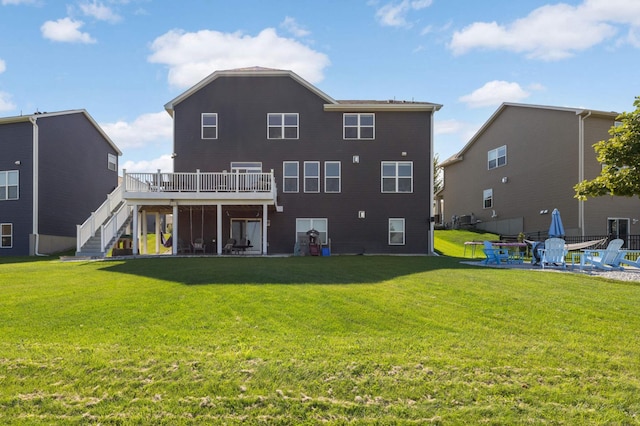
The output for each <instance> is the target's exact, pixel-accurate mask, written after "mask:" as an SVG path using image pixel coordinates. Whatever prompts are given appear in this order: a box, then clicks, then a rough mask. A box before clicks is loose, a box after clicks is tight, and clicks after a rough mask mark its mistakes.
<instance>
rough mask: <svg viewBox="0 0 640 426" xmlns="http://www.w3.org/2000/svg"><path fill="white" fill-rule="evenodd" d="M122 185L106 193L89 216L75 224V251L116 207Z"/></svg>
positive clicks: (92, 234) (120, 200) (119, 199)
mask: <svg viewBox="0 0 640 426" xmlns="http://www.w3.org/2000/svg"><path fill="white" fill-rule="evenodd" d="M123 193H124V191H123V186H122V185H118V187H117V188H116V189H114V190H113V191H111V193H110V194H109V195H107V199H106V200H105V201H104V203H102V204H101V205H100V207H98V208H97V210H96V211H95V212H93V213H91V216H89V218H88V219H87V220H85V221H84V223H83V224H82V225H76V226H77V228H76V251H77V252H79V251H80V250H82V246H83V245H84V244H85V243H86V242H87V241H89V238H91V237H92V236H94V235H95V233H96V229H98V228H99V227H100V226H101V225H102V224H103V223H104V222H105V221H106V220H107V219H108V218H109V216H110V215H111V212H113V210H114V209H115V208H116V207H118V204H120V203H121V202H122V200H123V197H122V195H123Z"/></svg>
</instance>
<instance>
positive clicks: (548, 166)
mask: <svg viewBox="0 0 640 426" xmlns="http://www.w3.org/2000/svg"><path fill="white" fill-rule="evenodd" d="M617 115H618V113H616V112H606V111H594V110H589V109H583V108H561V107H551V106H539V105H524V104H513V103H504V104H502V105H501V106H500V107H499V108H498V110H497V111H496V112H495V113H494V114H493V115H492V116H491V117H490V118H489V120H488V121H487V122H486V123H485V124H484V125H483V126H482V128H481V129H480V130H479V131H478V132H477V133H476V135H475V136H473V138H472V139H471V140H470V141H469V143H467V145H466V146H465V147H464V148H463V149H462V150H461V151H460V152H459V153H457V154H455V155H454V156H452V157H451V158H449V159H447V160H445V161H444V162H442V163H441V165H442V167H443V170H444V188H443V190H442V191H440V193H439V194H437V199H438V201H437V203H436V204H437V206H438V208H439V213H441V215H442V217H443V222H445V224H446V225H448V226H453V227H456V226H465V225H469V224H474V223H475V226H477V227H478V228H480V229H484V230H487V231H492V232H495V233H498V234H502V235H517V234H518V233H520V232H524V233H526V234H532V233H538V232H540V233H544V232H546V231H547V230H548V229H549V224H550V222H551V212H552V211H553V209H554V208H557V209H558V210H559V211H560V213H561V216H562V220H563V223H564V227H565V231H566V234H567V235H568V236H590V235H607V234H608V235H614V236H620V237H621V238H625V237H626V236H627V235H629V234H639V233H640V225H637V224H636V223H637V222H638V219H639V218H640V200H638V198H635V197H634V198H627V197H598V198H590V199H588V200H587V201H579V200H578V199H576V198H575V197H574V195H575V191H574V189H573V187H574V185H575V184H577V183H578V182H580V181H582V180H584V179H589V180H590V179H593V178H595V177H596V176H598V174H599V173H600V170H601V165H600V164H599V163H598V162H597V161H596V155H595V151H594V149H593V145H594V144H595V143H596V142H598V141H600V140H607V139H609V137H610V135H609V134H608V130H609V129H610V128H611V127H612V126H613V125H614V123H615V119H616V117H617Z"/></svg>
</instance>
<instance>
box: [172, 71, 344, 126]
mask: <svg viewBox="0 0 640 426" xmlns="http://www.w3.org/2000/svg"><path fill="white" fill-rule="evenodd" d="M219 77H291V78H292V79H293V80H295V81H296V82H298V83H300V84H301V85H302V86H304V87H306V88H307V89H309V90H310V91H311V92H312V93H314V94H316V95H317V96H319V97H320V98H322V99H323V100H324V101H325V102H327V103H329V104H336V103H337V101H336V100H334V99H333V98H332V97H331V96H329V95H327V94H326V93H324V92H322V91H321V90H320V89H318V88H317V87H315V86H313V85H312V84H311V83H309V82H308V81H306V80H304V79H303V78H301V77H300V76H299V75H297V74H296V73H294V72H293V71H287V70H276V69H266V68H249V69H246V68H245V69H235V70H222V71H215V72H214V73H212V74H209V76H207V77H205V78H204V79H202V80H200V81H199V82H198V83H196V84H195V85H193V86H191V88H189V89H188V90H187V91H186V92H183V93H182V94H181V95H179V96H178V97H176V98H174V99H172V100H171V101H169V102H167V103H166V104H165V105H164V108H165V110H166V111H167V112H168V113H169V115H171V116H173V114H174V111H175V107H176V105H178V104H179V103H180V102H182V101H184V100H185V99H187V98H188V97H190V96H191V95H193V94H194V93H196V92H197V91H199V90H200V89H202V88H203V87H205V86H206V85H208V84H209V83H211V82H213V81H214V80H216V79H217V78H219Z"/></svg>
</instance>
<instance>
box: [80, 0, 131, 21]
mask: <svg viewBox="0 0 640 426" xmlns="http://www.w3.org/2000/svg"><path fill="white" fill-rule="evenodd" d="M78 6H79V7H80V10H81V11H82V13H83V14H85V15H86V16H91V17H93V18H95V19H97V20H99V21H107V22H111V23H115V22H118V21H120V20H121V19H122V17H121V16H120V15H118V14H117V13H115V12H114V11H113V10H111V8H110V7H108V6H105V5H104V4H103V3H99V2H98V1H96V0H94V1H93V2H84V3H80V4H79V5H78Z"/></svg>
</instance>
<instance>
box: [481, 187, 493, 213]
mask: <svg viewBox="0 0 640 426" xmlns="http://www.w3.org/2000/svg"><path fill="white" fill-rule="evenodd" d="M482 207H483V208H485V209H490V208H491V207H493V189H485V190H484V191H482Z"/></svg>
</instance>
